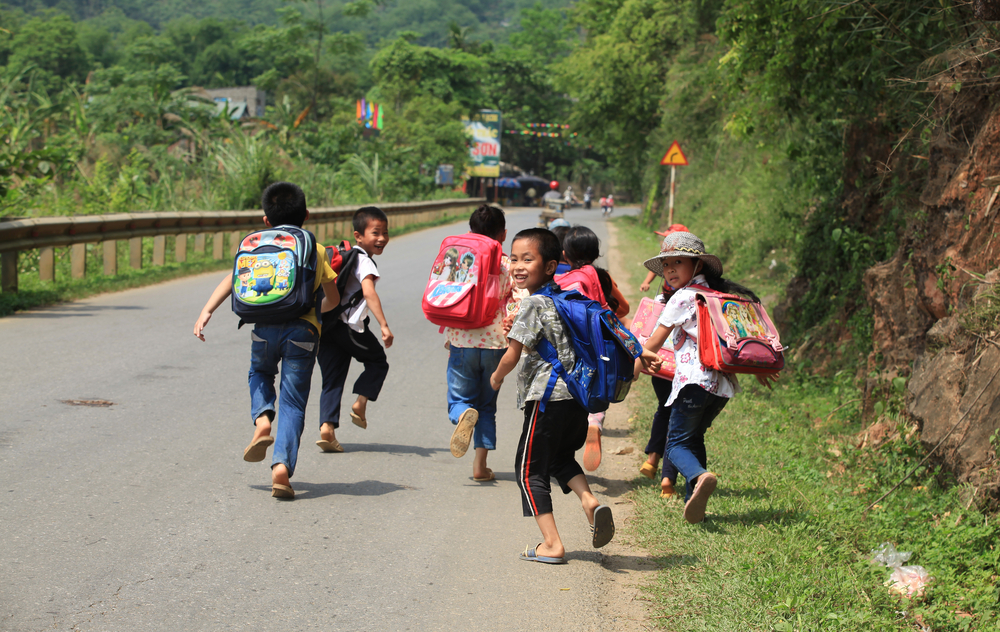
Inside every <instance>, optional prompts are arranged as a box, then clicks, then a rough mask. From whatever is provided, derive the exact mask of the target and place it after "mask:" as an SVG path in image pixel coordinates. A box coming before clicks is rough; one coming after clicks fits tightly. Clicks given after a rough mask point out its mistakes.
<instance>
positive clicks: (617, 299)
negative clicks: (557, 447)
mask: <svg viewBox="0 0 1000 632" xmlns="http://www.w3.org/2000/svg"><path fill="white" fill-rule="evenodd" d="M562 248H563V257H564V258H565V260H566V261H567V262H568V263H569V266H570V270H569V272H567V273H565V274H557V275H556V276H555V282H556V284H557V285H558V286H559V287H560V288H562V289H564V290H577V291H579V292H580V294H583V295H584V296H586V297H587V298H589V299H592V300H595V301H597V302H598V303H600V304H601V307H605V308H607V309H610V310H611V311H613V312H614V313H615V316H617V317H618V318H625V316H627V315H628V311H629V305H628V301H627V300H625V297H624V296H623V295H622V293H621V292H620V291H619V290H618V284H617V283H615V281H614V279H612V278H611V275H610V274H608V271H607V270H605V269H604V268H598V267H596V266H594V261H596V260H597V258H598V257H599V256H601V251H600V249H601V240H600V239H598V238H597V235H596V234H595V233H594V231H592V230H590V229H589V228H587V227H586V226H579V225H577V226H572V227H570V228H569V229H568V230H567V231H566V233H565V234H564V235H563V239H562ZM625 326H626V327H628V324H627V323H626V324H625ZM587 421H588V427H587V443H586V444H585V445H584V448H583V468H584V469H585V470H587V471H588V472H593V471H594V470H596V469H597V468H598V466H600V465H601V433H602V432H603V431H604V413H592V414H591V415H589V416H588V418H587Z"/></svg>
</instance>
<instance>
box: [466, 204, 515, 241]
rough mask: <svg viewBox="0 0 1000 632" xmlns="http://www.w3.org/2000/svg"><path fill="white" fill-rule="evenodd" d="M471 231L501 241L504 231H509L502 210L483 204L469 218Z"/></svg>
mask: <svg viewBox="0 0 1000 632" xmlns="http://www.w3.org/2000/svg"><path fill="white" fill-rule="evenodd" d="M469 230H471V231H472V232H474V233H476V234H477V235H485V236H486V237H490V238H492V239H496V240H497V241H500V238H501V237H503V231H505V230H507V220H506V218H504V214H503V211H502V210H501V209H499V208H497V207H495V206H490V205H489V204H483V205H482V206H480V207H479V208H477V209H476V210H474V211H472V215H471V216H470V217H469Z"/></svg>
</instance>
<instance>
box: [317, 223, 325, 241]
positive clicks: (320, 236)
mask: <svg viewBox="0 0 1000 632" xmlns="http://www.w3.org/2000/svg"><path fill="white" fill-rule="evenodd" d="M315 228H316V241H317V242H318V243H321V244H322V243H324V242H326V224H316V226H315Z"/></svg>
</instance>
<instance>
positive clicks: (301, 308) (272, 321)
mask: <svg viewBox="0 0 1000 632" xmlns="http://www.w3.org/2000/svg"><path fill="white" fill-rule="evenodd" d="M262 204H263V207H264V224H265V225H266V226H267V228H266V229H263V230H259V231H254V232H252V233H250V234H249V235H247V236H246V237H244V238H243V239H242V240H241V242H240V247H239V252H238V253H237V255H236V261H235V264H234V269H233V272H232V273H229V274H227V275H226V276H225V278H223V279H222V282H221V283H219V285H218V287H216V289H215V291H213V292H212V296H211V297H210V298H209V299H208V302H207V303H206V304H205V307H204V308H203V309H202V311H201V314H200V315H199V316H198V320H197V321H196V322H195V325H194V335H195V336H197V337H198V338H199V339H200V340H202V341H204V340H205V335H204V334H203V333H202V332H203V330H204V329H205V326H206V325H207V324H208V321H209V319H211V318H212V314H213V313H214V312H215V310H216V309H217V308H218V307H219V306H220V305H222V303H223V302H224V301H225V300H226V299H227V298H229V297H230V296H232V304H233V311H234V312H235V313H236V315H237V316H239V317H240V326H242V325H243V323H253V324H254V328H253V331H252V332H251V333H250V338H251V340H252V342H251V356H250V378H249V381H250V407H251V414H250V418H251V420H253V422H254V426H255V428H256V429H255V432H254V436H253V439H252V440H251V441H250V445H248V446H247V448H246V449H245V450H244V451H243V460H244V461H249V462H257V461H263V460H264V457H265V456H266V455H267V448H268V446H270V445H271V444H272V443H273V444H274V451H273V454H272V462H271V496H274V497H275V498H283V499H292V498H294V497H295V492H294V491H293V490H292V487H291V483H290V481H289V479H290V478H291V476H292V475H293V474H294V473H295V462H296V458H297V456H298V452H299V441H300V439H301V437H302V429H303V427H304V424H305V408H306V401H307V400H308V399H309V387H310V384H311V382H312V372H313V365H314V364H315V362H316V349H317V346H318V344H319V335H320V322H319V318H318V313H319V312H320V311H328V310H330V309H333V308H334V307H336V306H337V304H338V303H339V302H340V294H339V292H338V290H337V283H336V280H335V279H336V277H337V275H336V273H334V271H333V269H332V268H330V265H329V264H328V263H327V261H326V257H325V253H324V250H323V247H322V246H318V245H317V244H316V239H315V237H313V235H312V233H310V232H309V231H307V230H305V229H303V228H302V224H303V223H304V222H305V220H306V218H307V217H309V211H308V210H307V209H306V198H305V194H304V193H303V192H302V189H300V188H299V187H298V186H296V185H294V184H291V183H289V182H276V183H274V184H272V185H270V186H269V187H267V189H265V190H264V194H263V196H262ZM247 270H249V271H252V277H253V286H252V288H251V289H252V291H246V289H245V288H246V286H247V280H246V279H244V278H241V277H249V276H250V275H248V274H247V273H246V272H245V271H247ZM279 277H280V279H281V282H278V281H277V280H278V278H279ZM321 287H322V289H323V292H324V294H325V298H324V299H323V301H322V304H321V306H317V305H316V297H317V292H318V291H319V289H320V288H321ZM318 307H321V309H317V308H318ZM279 364H280V367H281V399H280V402H279V404H278V407H277V413H278V414H277V418H276V414H275V400H276V399H277V398H276V397H275V391H274V378H275V377H276V376H277V374H278V367H279ZM272 423H276V424H277V426H278V429H277V441H275V439H273V438H272V437H271V425H272Z"/></svg>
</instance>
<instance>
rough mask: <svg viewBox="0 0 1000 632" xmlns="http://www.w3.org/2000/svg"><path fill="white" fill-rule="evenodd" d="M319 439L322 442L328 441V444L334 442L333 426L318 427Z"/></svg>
mask: <svg viewBox="0 0 1000 632" xmlns="http://www.w3.org/2000/svg"><path fill="white" fill-rule="evenodd" d="M319 438H320V439H322V440H323V441H329V442H330V443H333V442H334V441H336V440H337V435H336V429H335V428H334V427H333V424H329V423H327V424H323V425H322V426H320V427H319Z"/></svg>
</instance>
